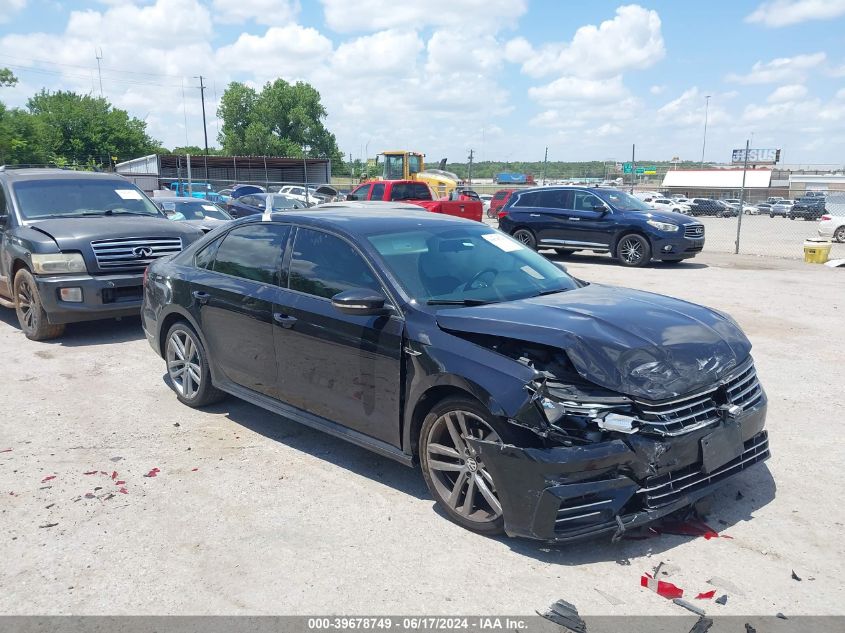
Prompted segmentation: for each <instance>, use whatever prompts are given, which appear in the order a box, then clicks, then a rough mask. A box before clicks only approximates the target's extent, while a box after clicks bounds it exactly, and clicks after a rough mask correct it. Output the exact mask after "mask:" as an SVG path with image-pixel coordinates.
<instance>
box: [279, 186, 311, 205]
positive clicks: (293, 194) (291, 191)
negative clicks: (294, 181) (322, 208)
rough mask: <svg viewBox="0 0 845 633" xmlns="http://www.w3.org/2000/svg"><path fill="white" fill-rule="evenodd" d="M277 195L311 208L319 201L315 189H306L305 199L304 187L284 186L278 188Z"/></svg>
mask: <svg viewBox="0 0 845 633" xmlns="http://www.w3.org/2000/svg"><path fill="white" fill-rule="evenodd" d="M279 193H280V194H282V195H285V196H287V197H288V198H293V199H294V200H299V201H300V202H302V203H303V204H306V205H308V206H311V207H313V206H314V205H315V204H317V203H318V202H320V201H321V200H320V198H319V197H317V189H316V187H308V196H307V197H306V196H305V187H303V186H299V185H285V186H284V187H280V188H279Z"/></svg>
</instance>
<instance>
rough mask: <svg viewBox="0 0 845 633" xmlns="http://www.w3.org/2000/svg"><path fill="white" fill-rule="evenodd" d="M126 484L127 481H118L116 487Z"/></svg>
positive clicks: (115, 483)
mask: <svg viewBox="0 0 845 633" xmlns="http://www.w3.org/2000/svg"><path fill="white" fill-rule="evenodd" d="M125 483H126V482H125V481H123V479H118V480H117V481H116V482H114V485H115V486H122V485H123V484H125Z"/></svg>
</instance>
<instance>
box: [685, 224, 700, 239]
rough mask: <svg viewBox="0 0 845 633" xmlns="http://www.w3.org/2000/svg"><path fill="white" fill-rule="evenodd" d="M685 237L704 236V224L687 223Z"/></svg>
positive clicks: (695, 237)
mask: <svg viewBox="0 0 845 633" xmlns="http://www.w3.org/2000/svg"><path fill="white" fill-rule="evenodd" d="M684 237H690V238H693V239H698V238H701V237H704V225H703V224H687V225H686V226H684Z"/></svg>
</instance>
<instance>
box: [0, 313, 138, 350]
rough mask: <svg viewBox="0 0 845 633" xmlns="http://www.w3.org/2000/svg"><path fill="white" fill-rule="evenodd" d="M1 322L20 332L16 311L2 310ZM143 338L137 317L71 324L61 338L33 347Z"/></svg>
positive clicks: (81, 344) (85, 344)
mask: <svg viewBox="0 0 845 633" xmlns="http://www.w3.org/2000/svg"><path fill="white" fill-rule="evenodd" d="M0 322H2V323H5V324H6V325H8V326H9V327H12V328H14V329H15V330H16V331H18V332H20V329H21V328H20V324H18V317H17V315H16V314H15V311H14V310H11V309H5V308H2V309H0ZM142 338H144V330H143V329H142V328H141V317H140V316H137V317H123V318H121V319H105V320H102V321H83V322H82V323H69V324H68V325H67V327H66V328H65V331H64V334H62V335H61V336H60V337H59V338H55V339H50V340H49V341H38V342H33V345H62V346H64V347H80V346H89V345H111V344H114V343H126V342H128V341H137V340H140V339H142Z"/></svg>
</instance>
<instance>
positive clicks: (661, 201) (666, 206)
mask: <svg viewBox="0 0 845 633" xmlns="http://www.w3.org/2000/svg"><path fill="white" fill-rule="evenodd" d="M650 200H651V202H648V201H647V200H643V202H645V203H646V204H647V205H649V206H650V207H651V208H652V209H657V210H658V211H674V212H675V213H683V214H689V205H688V204H682V203H680V202H678V201H677V200H672V199H670V198H651V199H650Z"/></svg>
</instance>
